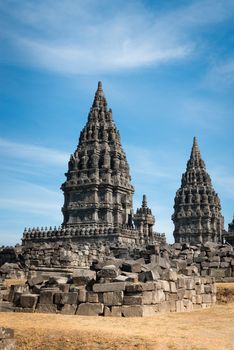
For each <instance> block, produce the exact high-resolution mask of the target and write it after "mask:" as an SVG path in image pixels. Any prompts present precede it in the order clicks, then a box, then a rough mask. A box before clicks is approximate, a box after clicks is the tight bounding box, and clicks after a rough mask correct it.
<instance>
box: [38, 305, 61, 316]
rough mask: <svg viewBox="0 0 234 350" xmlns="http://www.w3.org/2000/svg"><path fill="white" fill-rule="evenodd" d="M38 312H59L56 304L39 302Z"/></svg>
mask: <svg viewBox="0 0 234 350" xmlns="http://www.w3.org/2000/svg"><path fill="white" fill-rule="evenodd" d="M35 311H36V312H42V313H48V314H49V313H57V305H56V304H37V307H36V310H35Z"/></svg>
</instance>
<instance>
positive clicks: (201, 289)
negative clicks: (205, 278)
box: [195, 283, 205, 294]
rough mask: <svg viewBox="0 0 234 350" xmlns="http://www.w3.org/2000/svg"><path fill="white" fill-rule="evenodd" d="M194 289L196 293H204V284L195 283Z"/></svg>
mask: <svg viewBox="0 0 234 350" xmlns="http://www.w3.org/2000/svg"><path fill="white" fill-rule="evenodd" d="M195 291H196V293H197V294H203V293H205V288H204V284H203V283H202V284H198V285H195Z"/></svg>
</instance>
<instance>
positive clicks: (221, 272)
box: [210, 268, 226, 279]
mask: <svg viewBox="0 0 234 350" xmlns="http://www.w3.org/2000/svg"><path fill="white" fill-rule="evenodd" d="M210 276H211V277H215V278H217V279H219V278H222V277H225V276H226V271H225V269H214V268H212V269H210Z"/></svg>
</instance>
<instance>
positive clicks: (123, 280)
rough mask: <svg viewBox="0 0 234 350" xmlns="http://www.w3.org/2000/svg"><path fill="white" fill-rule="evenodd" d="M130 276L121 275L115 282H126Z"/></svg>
mask: <svg viewBox="0 0 234 350" xmlns="http://www.w3.org/2000/svg"><path fill="white" fill-rule="evenodd" d="M128 278H129V276H124V275H119V276H117V277H116V278H115V279H114V282H126V281H127V280H128Z"/></svg>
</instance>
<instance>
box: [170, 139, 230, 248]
mask: <svg viewBox="0 0 234 350" xmlns="http://www.w3.org/2000/svg"><path fill="white" fill-rule="evenodd" d="M174 209H175V210H174V214H173V215H172V220H173V222H174V225H175V228H174V238H175V242H190V243H205V242H207V241H212V242H218V241H221V238H222V233H223V229H224V220H223V216H222V214H221V205H220V200H219V197H218V195H217V193H215V191H214V189H213V187H212V183H211V178H210V176H209V174H208V173H207V172H206V168H205V163H204V161H203V160H202V158H201V154H200V150H199V147H198V144H197V139H196V137H194V140H193V146H192V151H191V155H190V159H189V161H188V162H187V169H186V171H185V173H184V174H183V175H182V180H181V187H180V188H179V190H178V191H177V192H176V196H175V204H174Z"/></svg>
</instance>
